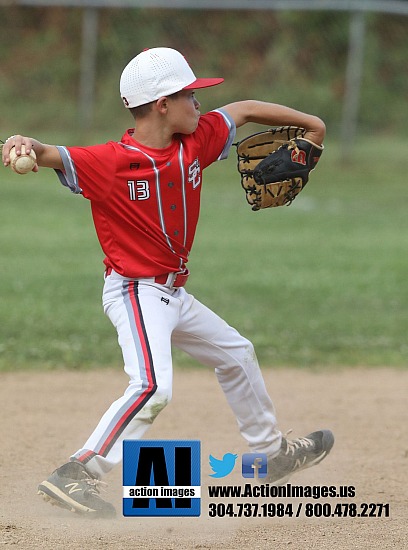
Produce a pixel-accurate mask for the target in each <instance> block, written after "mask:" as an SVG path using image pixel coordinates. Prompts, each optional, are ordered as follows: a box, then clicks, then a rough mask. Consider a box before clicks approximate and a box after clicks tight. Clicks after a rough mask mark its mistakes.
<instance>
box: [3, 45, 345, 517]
mask: <svg viewBox="0 0 408 550" xmlns="http://www.w3.org/2000/svg"><path fill="white" fill-rule="evenodd" d="M222 81H223V79H221V78H198V79H197V78H196V77H195V75H194V73H193V71H192V70H191V68H190V66H189V65H188V63H187V61H186V60H185V58H184V57H183V56H182V55H181V54H180V53H179V52H177V51H176V50H173V49H171V48H153V49H150V50H145V51H143V52H141V53H140V54H139V55H137V56H136V57H135V58H134V59H132V60H131V61H130V63H129V64H128V65H127V66H126V67H125V69H124V70H123V73H122V76H121V80H120V91H121V97H122V100H123V103H124V105H125V107H126V108H128V109H129V110H130V112H131V114H132V116H133V117H134V122H135V124H134V126H135V127H134V128H133V129H131V130H128V131H127V132H126V133H125V134H124V136H123V137H122V139H121V141H120V142H109V143H107V144H104V145H95V146H89V147H60V146H51V145H46V144H43V143H40V142H39V141H37V140H35V139H32V138H28V137H23V136H12V137H11V138H9V139H8V140H7V142H6V144H5V145H4V147H3V162H4V164H5V166H7V165H8V164H9V162H10V158H9V152H10V149H11V147H13V146H15V147H16V152H17V154H19V153H20V151H21V145H22V144H24V145H25V147H26V151H27V152H29V151H30V149H31V148H33V149H34V150H35V152H36V155H37V163H38V164H37V165H36V166H35V168H34V171H38V167H39V166H42V167H48V168H53V169H54V170H56V172H57V174H58V177H59V179H60V181H61V183H62V184H63V185H65V186H67V187H69V189H70V190H71V191H72V192H73V193H82V195H83V196H84V197H85V198H87V199H89V200H90V201H91V207H92V215H93V220H94V224H95V229H96V232H97V235H98V238H99V242H100V244H101V247H102V249H103V251H104V253H105V260H104V263H105V268H106V270H105V284H104V290H103V306H104V311H105V313H106V314H107V315H108V316H109V318H110V319H111V321H112V323H113V325H114V326H115V327H116V330H117V332H118V341H119V344H120V346H121V348H122V354H123V358H124V368H125V371H126V373H127V374H128V375H129V378H130V382H129V386H128V387H127V389H126V391H125V392H124V395H123V396H122V397H120V398H119V399H118V400H116V401H115V402H114V403H112V405H111V406H110V408H109V409H108V410H107V411H106V413H105V414H104V415H103V417H102V418H101V420H100V422H99V424H98V426H97V427H96V428H95V430H94V432H93V433H92V434H91V436H90V437H89V439H88V440H87V441H86V442H85V444H84V446H83V447H82V448H81V449H79V450H78V451H77V452H76V453H74V454H73V455H72V456H71V457H70V461H69V462H67V463H66V464H64V465H62V466H61V467H60V468H58V469H57V470H55V471H54V472H53V474H52V475H51V476H50V477H49V478H48V479H47V480H45V481H43V482H42V483H41V484H40V485H39V492H40V494H42V495H44V496H45V497H46V498H47V500H51V501H52V502H53V503H57V504H59V505H61V506H63V507H65V508H67V509H70V510H73V511H76V512H80V513H85V514H88V513H90V514H92V515H93V516H97V517H112V516H114V515H115V510H114V508H113V506H112V505H111V504H109V503H107V502H105V501H104V500H102V499H101V498H100V496H99V492H98V482H99V480H100V479H101V477H102V476H104V475H105V474H106V473H107V472H109V471H110V470H111V469H112V468H113V467H114V466H115V465H116V464H118V463H119V462H120V461H121V459H122V441H123V440H124V439H140V438H142V437H143V435H144V433H145V432H146V430H147V429H148V427H149V426H150V424H151V423H152V422H153V420H154V419H155V417H156V416H157V414H158V413H159V412H160V411H161V410H162V409H163V408H164V407H165V405H166V404H167V403H168V402H169V401H170V399H171V391H172V357H171V346H172V345H174V346H177V347H179V348H180V349H182V350H183V351H185V352H186V353H188V354H190V355H191V356H192V357H194V358H195V359H198V360H199V361H200V362H201V363H203V364H205V365H208V366H210V367H212V368H214V369H215V373H216V375H217V378H218V381H219V383H220V385H221V387H222V389H223V391H224V393H225V396H226V399H227V401H228V403H229V405H230V406H231V408H232V410H233V412H234V414H235V416H236V419H237V422H238V426H239V429H240V432H241V434H242V436H243V437H244V438H245V439H246V441H247V443H248V445H249V447H250V449H251V451H253V452H263V453H266V454H267V455H268V457H269V460H268V478H265V482H269V483H274V484H282V483H284V482H286V480H287V479H288V478H289V476H290V475H291V474H292V473H293V472H294V471H297V470H301V469H304V468H307V467H309V466H312V465H314V464H317V463H318V462H320V461H321V460H322V459H323V458H324V457H325V456H327V454H328V453H329V452H330V450H331V448H332V446H333V443H334V438H333V435H332V433H331V432H330V431H329V430H320V431H317V432H314V433H312V434H310V435H308V436H307V437H304V438H299V439H294V440H292V441H291V440H288V439H287V438H286V437H284V436H282V434H281V432H280V431H279V430H278V428H277V422H276V418H275V411H274V407H273V404H272V401H271V399H270V398H269V396H268V393H267V391H266V388H265V385H264V381H263V378H262V374H261V371H260V369H259V366H258V363H257V359H256V356H255V352H254V349H253V346H252V344H251V343H250V342H249V341H248V340H247V339H245V338H244V337H242V336H241V335H240V334H239V333H238V332H237V331H236V330H235V329H233V328H232V327H230V326H229V325H228V324H227V323H225V321H223V320H222V319H220V318H219V317H218V316H217V315H216V314H215V313H213V312H212V311H210V310H209V309H208V308H206V307H205V306H204V305H202V304H201V303H200V302H198V301H197V300H196V299H194V297H193V296H191V295H190V294H188V293H187V292H186V290H185V289H184V285H185V283H186V281H187V279H188V276H189V271H188V269H187V267H186V264H187V261H188V256H189V253H190V250H191V246H192V243H193V240H194V234H195V229H196V225H197V221H198V216H199V209H200V192H201V185H202V170H203V169H204V168H206V167H207V166H209V165H210V164H211V163H213V162H214V161H216V160H221V159H223V158H226V157H227V154H228V150H229V148H230V146H231V144H232V141H233V139H234V136H235V131H236V128H238V127H240V126H242V125H243V124H245V123H247V122H254V123H259V124H265V125H267V126H280V125H294V126H301V127H304V128H305V129H306V130H307V133H306V136H305V137H306V138H308V139H309V140H311V141H312V142H315V143H316V144H318V145H320V144H321V143H322V141H323V138H324V135H325V126H324V123H323V122H322V121H321V120H320V119H319V118H317V117H315V116H312V115H308V114H305V113H301V112H299V111H295V110H293V109H290V108H288V107H284V106H282V105H276V104H271V103H264V102H259V101H252V100H248V101H241V102H236V103H232V104H229V105H226V106H225V107H223V108H222V109H217V110H215V111H211V112H210V113H207V114H205V115H201V114H200V111H199V108H200V104H199V102H198V100H197V99H196V97H195V90H196V89H200V88H206V87H210V86H215V85H218V84H220V83H221V82H222ZM73 488H75V490H72V489H73Z"/></svg>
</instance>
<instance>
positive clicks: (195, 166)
mask: <svg viewBox="0 0 408 550" xmlns="http://www.w3.org/2000/svg"><path fill="white" fill-rule="evenodd" d="M188 181H189V182H190V183H192V184H193V189H195V188H196V187H198V186H199V185H200V183H201V168H200V162H199V160H198V158H196V159H195V161H194V162H192V163H191V164H190V166H189V167H188Z"/></svg>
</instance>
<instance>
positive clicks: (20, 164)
mask: <svg viewBox="0 0 408 550" xmlns="http://www.w3.org/2000/svg"><path fill="white" fill-rule="evenodd" d="M36 162H37V156H36V154H35V152H34V150H33V149H31V151H30V154H29V155H27V154H26V152H25V146H24V145H22V146H21V155H19V156H17V154H16V148H15V147H13V148H12V149H11V150H10V168H11V169H12V170H13V171H14V172H16V174H28V172H31V170H32V169H33V168H34V166H35V163H36Z"/></svg>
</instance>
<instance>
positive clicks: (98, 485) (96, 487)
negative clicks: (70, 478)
mask: <svg viewBox="0 0 408 550" xmlns="http://www.w3.org/2000/svg"><path fill="white" fill-rule="evenodd" d="M82 473H83V474H84V475H85V476H86V477H84V478H83V479H81V481H83V482H85V483H86V484H87V485H89V486H90V487H91V489H90V491H91V493H93V494H95V495H99V493H100V492H101V491H103V492H105V493H106V492H107V490H106V489H105V487H106V486H107V485H108V484H107V483H106V482H105V481H101V480H100V479H96V478H94V477H91V476H90V475H89V474H88V472H85V471H83V472H82Z"/></svg>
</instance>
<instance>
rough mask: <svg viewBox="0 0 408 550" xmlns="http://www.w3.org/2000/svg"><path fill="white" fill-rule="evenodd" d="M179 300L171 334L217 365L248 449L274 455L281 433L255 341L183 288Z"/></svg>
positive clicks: (183, 346) (186, 348)
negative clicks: (179, 305)
mask: <svg viewBox="0 0 408 550" xmlns="http://www.w3.org/2000/svg"><path fill="white" fill-rule="evenodd" d="M180 299H181V301H182V303H183V307H182V310H181V316H180V321H179V324H178V326H177V327H176V329H175V331H174V333H173V337H172V340H173V343H174V345H175V346H176V347H179V348H180V349H182V350H184V351H185V352H186V353H188V354H189V355H191V356H192V357H194V358H195V359H197V360H198V361H200V362H201V363H203V364H204V365H208V366H210V367H213V368H214V369H215V373H216V375H217V378H218V381H219V383H220V385H221V388H222V390H223V391H224V394H225V396H226V398H227V401H228V403H229V405H230V406H231V408H232V410H233V412H234V414H235V416H236V419H237V422H238V426H239V429H240V432H241V434H242V436H243V437H244V438H245V439H246V441H247V442H248V445H249V447H250V448H251V449H252V450H253V451H258V452H264V453H267V454H271V453H272V454H273V453H276V452H277V451H278V449H279V448H280V445H281V433H280V431H279V430H278V428H277V422H276V418H275V411H274V406H273V403H272V401H271V399H270V397H269V395H268V392H267V390H266V387H265V383H264V380H263V377H262V373H261V370H260V368H259V365H258V361H257V358H256V355H255V351H254V348H253V345H252V344H251V342H249V340H247V339H246V338H244V337H243V336H241V335H240V334H239V332H238V331H237V330H235V329H234V328H233V327H231V326H229V325H228V324H227V323H226V322H225V321H224V320H222V319H221V318H220V317H219V316H218V315H216V314H215V313H214V312H213V311H211V310H210V309H209V308H207V307H206V306H204V305H203V304H201V303H200V302H199V301H198V300H195V299H194V298H193V297H192V296H191V295H189V294H187V293H186V292H185V291H184V290H180Z"/></svg>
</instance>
